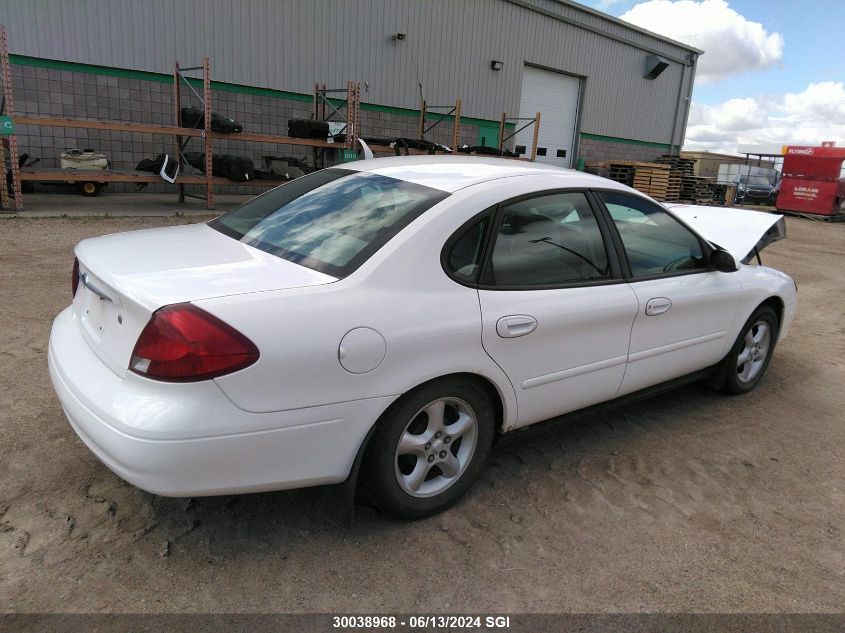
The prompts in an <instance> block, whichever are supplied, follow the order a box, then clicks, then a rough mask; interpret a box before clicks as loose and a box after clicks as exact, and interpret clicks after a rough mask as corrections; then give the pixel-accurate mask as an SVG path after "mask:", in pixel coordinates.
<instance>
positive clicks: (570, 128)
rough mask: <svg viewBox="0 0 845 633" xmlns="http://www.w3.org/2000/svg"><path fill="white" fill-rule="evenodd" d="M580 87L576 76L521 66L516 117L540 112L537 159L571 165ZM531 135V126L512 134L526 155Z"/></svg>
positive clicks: (564, 165) (560, 164)
mask: <svg viewBox="0 0 845 633" xmlns="http://www.w3.org/2000/svg"><path fill="white" fill-rule="evenodd" d="M580 89H581V80H580V79H578V78H577V77H571V76H569V75H562V74H560V73H553V72H550V71H548V70H540V69H539V68H533V67H531V66H525V67H524V68H523V70H522V97H521V99H520V104H519V116H520V117H533V116H534V115H535V114H537V113H538V112H539V113H540V136H539V138H538V140H537V150H538V151H537V162H540V163H550V164H552V165H558V166H560V167H571V166H572V161H573V156H572V148H573V145H574V140H575V124H576V121H577V118H578V98H579V91H580ZM524 123H525V121H522V122H521V124H520V125H518V126H517V127H521V125H522V124H524ZM533 138H534V126H533V125H532V126H531V127H529V128H526V129H525V130H523V131H522V132H520V133H519V134H517V135H516V145H519V146H523V145H524V146H525V155H526V156H530V154H531V142H532V140H533ZM543 154H545V155H543Z"/></svg>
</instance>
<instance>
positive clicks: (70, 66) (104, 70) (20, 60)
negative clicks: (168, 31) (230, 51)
mask: <svg viewBox="0 0 845 633" xmlns="http://www.w3.org/2000/svg"><path fill="white" fill-rule="evenodd" d="M9 61H10V62H11V63H12V64H17V65H19V66H35V67H38V68H52V69H53V70H65V71H69V72H77V73H89V74H92V75H106V76H109V77H124V78H129V79H142V80H145V81H155V82H158V83H171V82H172V81H173V75H165V74H163V73H153V72H148V71H145V70H128V69H125V68H114V67H112V66H97V65H94V64H81V63H78V62H66V61H60V60H57V59H44V58H41V57H29V56H27V55H9ZM188 81H190V82H191V85H193V86H194V87H202V80H201V79H189V80H188ZM211 87H212V88H213V89H214V90H221V91H224V92H239V93H242V94H253V95H260V96H264V97H274V98H276V99H288V100H291V101H308V102H310V101H312V100H313V99H314V96H313V95H310V94H303V93H300V92H289V91H287V90H274V89H272V88H259V87H256V86H246V85H243V84H234V83H226V82H222V81H212V82H211ZM332 101H334V102H335V103H340V101H339V100H337V99H332ZM361 109H362V110H369V111H370V112H387V113H390V114H396V115H399V116H407V117H414V118H419V116H420V111H419V110H414V109H413V108H399V107H396V106H386V105H380V104H377V103H361ZM443 120H444V121H449V122H452V121H454V117H453V116H451V115H450V116H447V117H444V118H443ZM461 123H466V124H468V125H479V126H490V125H491V124H492V125H495V126H496V127H497V130H498V125H499V122H498V121H494V120H491V119H478V118H474V117H466V116H461Z"/></svg>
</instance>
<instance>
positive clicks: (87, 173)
mask: <svg viewBox="0 0 845 633" xmlns="http://www.w3.org/2000/svg"><path fill="white" fill-rule="evenodd" d="M200 69H201V70H202V96H201V97H200V96H199V94H198V93H196V90H194V88H193V86H191V85H190V82H189V81H188V78H187V77H185V76H184V73H186V72H193V71H198V70H200ZM0 72H2V82H3V95H4V98H3V104H2V112H3V113H5V114H6V115H8V116H12V117H14V118H13V121H14V123H15V125H32V126H44V127H64V128H76V129H97V130H111V131H117V132H129V133H136V134H156V135H164V136H172V137H173V138H174V141H175V144H176V150H177V157H178V159H179V160H180V163H181V162H184V156H183V151H184V148H185V147H186V145H187V143H188V142H190V141H191V140H192V139H195V138H196V139H202V140H203V149H204V152H205V167H206V169H205V174H203V175H183V174H182V173H181V169H180V174H179V176H178V177H177V179H176V183H175V184H176V185H177V187H178V191H179V201H180V202H184V201H185V197H186V196H190V194H188V193H185V191H184V186H185V185H200V186H203V187H204V188H205V195H204V196H195V197H200V198H201V199H204V200H205V201H206V206H207V208H208V209H213V208H214V185H236V186H251V187H252V186H257V187H275V186H278V185H279V184H280V181H275V180H272V181H271V180H252V181H249V182H248V183H243V182H236V181H233V180H229V179H228V178H221V177H219V176H214V175H213V174H212V157H213V148H212V142H213V141H214V140H215V139H229V140H237V141H245V142H256V143H273V144H279V145H299V146H306V147H311V148H314V149H315V152H316V151H320V150H322V151H323V153H324V152H325V150H326V149H338V148H345V149H351V148H354V147H355V145H356V143H357V129H358V126H359V124H360V109H359V97H360V88H359V86H358V84H357V83H356V82H351V81H350V82H348V83H347V87H346V100H345V104H346V109H347V129H349V128H351V130H349V131H350V132H351V134H347V138H346V142H345V143H343V144H340V143H331V142H328V141H322V140H317V139H304V138H293V137H289V136H280V135H279V136H277V135H270V134H253V133H249V132H246V133H243V132H241V133H237V134H224V133H220V132H213V131H212V130H211V62H210V60H209V59H208V58H207V57H206V58H205V59H204V60H203V64H202V65H201V66H193V67H181V66H180V65H179V64H178V62H177V63H176V64H175V66H174V74H173V87H174V104H173V105H174V121H175V125H174V126H172V127H171V126H163V125H150V124H146V123H126V122H122V121H107V120H96V119H70V118H61V117H41V116H21V117H16V116H14V108H13V100H12V85H11V77H10V74H9V56H8V47H7V39H6V30H5V27H3V25H0ZM183 84H184V85H188V86H189V87H190V89H191V90H192V91H193V92H194V93H196V96H197V97H199V100H200V102H201V103H202V104H203V111H204V113H205V116H204V123H205V125H204V126H203V129H197V128H186V127H182V125H181V88H182V85H183ZM323 90H325V89H323ZM342 91H343V89H341V90H339V91H327V92H342ZM315 103H316V97H315ZM318 115H319V112H318V110H317V108H316V107H315V109H314V113H313V116H314V117H315V118H316V117H317V116H318ZM350 123H351V125H350ZM7 138H8V139H9V154H10V156H9V159H10V163H11V171H12V190H13V194H14V195H13V200H14V205H13V206H14V210H21V209H23V206H24V204H23V196H22V194H21V182H22V181H40V182H88V181H95V182H124V183H139V184H140V183H147V184H155V183H164V184H166V183H165V181H163V180H162V179H161V177H160V176H158V175H157V174H153V173H149V172H138V171H121V170H112V169H107V170H81V169H79V170H68V169H43V168H42V169H24V170H20V169H18V151H17V139H16V137H15V135H14V134H12V135H9V136H7ZM0 152H2V148H0ZM323 156H324V154H323ZM0 158H3V155H2V154H0ZM0 180H2V184H0V199H2V202H3V208H4V210H8V209H10V205H9V202H11V201H10V200H9V199H8V198H9V196H8V192H6V194H7V195H6V196H5V197H2V194H3V192H4V190H5V189H6V179H5V178H2V179H0Z"/></svg>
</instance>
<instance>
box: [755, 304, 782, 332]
mask: <svg viewBox="0 0 845 633" xmlns="http://www.w3.org/2000/svg"><path fill="white" fill-rule="evenodd" d="M760 306H769V307H770V308H771V309H772V310H774V311H775V316H777V318H778V332H780V324H781V323H783V309H784V305H783V300H782V299H781V298H780V297H769V298H768V299H766V300H765V301H764V302H763V303H761V304H760ZM760 306H757V307H760Z"/></svg>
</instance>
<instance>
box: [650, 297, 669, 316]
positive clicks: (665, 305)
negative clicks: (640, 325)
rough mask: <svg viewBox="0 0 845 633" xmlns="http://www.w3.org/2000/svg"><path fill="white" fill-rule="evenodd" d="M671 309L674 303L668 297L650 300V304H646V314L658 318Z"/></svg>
mask: <svg viewBox="0 0 845 633" xmlns="http://www.w3.org/2000/svg"><path fill="white" fill-rule="evenodd" d="M671 307H672V302H671V301H670V300H669V299H667V298H666V297H655V298H654V299H649V300H648V303H646V304H645V313H646V314H647V315H648V316H657V315H658V314H663V313H664V312H668V311H669V308H671Z"/></svg>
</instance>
